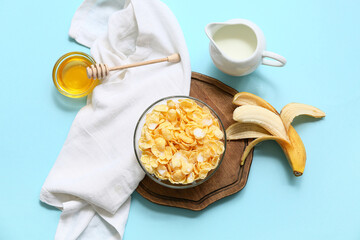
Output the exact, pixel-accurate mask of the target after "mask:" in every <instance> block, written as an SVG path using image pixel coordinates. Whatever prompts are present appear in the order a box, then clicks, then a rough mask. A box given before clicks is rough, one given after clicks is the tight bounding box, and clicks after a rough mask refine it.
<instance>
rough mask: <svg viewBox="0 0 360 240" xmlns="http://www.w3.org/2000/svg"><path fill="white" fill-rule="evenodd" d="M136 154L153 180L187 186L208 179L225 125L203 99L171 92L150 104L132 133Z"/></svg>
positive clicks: (218, 160) (223, 146) (222, 152)
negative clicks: (173, 94) (172, 94)
mask: <svg viewBox="0 0 360 240" xmlns="http://www.w3.org/2000/svg"><path fill="white" fill-rule="evenodd" d="M134 150H135V155H136V158H137V160H138V162H139V164H140V166H141V167H142V169H143V170H144V171H145V173H146V174H147V176H149V177H150V178H151V179H152V180H153V181H155V182H157V183H159V184H160V185H163V186H166V187H170V188H177V189H183V188H190V187H195V186H198V185H200V184H201V183H203V182H205V181H206V180H208V179H209V178H210V177H211V176H212V175H213V174H214V173H215V172H216V170H217V169H218V168H219V166H220V164H221V162H222V160H223V157H224V155H225V150H226V134H225V128H224V125H223V124H222V122H221V120H220V118H219V116H218V115H217V114H216V112H215V111H214V110H213V109H212V108H211V107H210V106H209V105H207V104H206V103H204V102H203V101H201V100H198V99H196V98H193V97H189V96H171V97H166V98H162V99H160V100H158V101H156V102H154V103H153V104H151V105H150V106H149V107H148V108H147V109H146V110H145V111H144V113H143V114H142V115H141V117H140V119H139V121H138V123H137V125H136V128H135V133H134Z"/></svg>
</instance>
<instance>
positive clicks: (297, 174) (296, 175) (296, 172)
mask: <svg viewBox="0 0 360 240" xmlns="http://www.w3.org/2000/svg"><path fill="white" fill-rule="evenodd" d="M294 175H295V177H300V176H301V175H303V173H302V172H298V171H294Z"/></svg>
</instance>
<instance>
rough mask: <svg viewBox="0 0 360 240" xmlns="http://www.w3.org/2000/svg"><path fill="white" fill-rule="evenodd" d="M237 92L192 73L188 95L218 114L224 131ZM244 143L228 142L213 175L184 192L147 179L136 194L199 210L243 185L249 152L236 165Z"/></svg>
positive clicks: (165, 203) (156, 201)
mask: <svg viewBox="0 0 360 240" xmlns="http://www.w3.org/2000/svg"><path fill="white" fill-rule="evenodd" d="M236 93H237V91H236V90H235V89H233V88H231V87H229V86H227V85H225V84H224V83H222V82H220V81H218V80H216V79H214V78H211V77H209V76H206V75H203V74H200V73H196V72H193V73H192V76H191V88H190V96H192V97H195V98H198V99H200V100H202V101H204V102H206V103H207V104H209V105H210V106H211V107H212V108H213V109H214V110H215V112H216V113H217V114H218V115H219V117H220V119H221V120H222V122H223V124H224V126H225V128H227V127H228V126H230V125H231V124H232V123H233V122H234V121H233V120H232V112H233V111H234V109H235V106H234V105H233V104H232V98H233V96H234V95H235V94H236ZM246 146H247V141H228V142H227V149H226V152H225V157H224V159H223V161H222V163H221V165H220V167H219V169H218V170H217V171H216V172H215V174H214V175H213V176H212V177H211V178H210V179H209V180H207V181H206V182H204V183H203V184H201V185H199V186H196V187H193V188H188V189H171V188H167V187H164V186H161V185H159V184H157V183H155V182H154V181H152V180H151V179H150V178H148V177H147V176H146V177H145V178H144V179H143V180H142V181H141V182H140V184H139V186H138V188H137V189H136V191H137V192H138V193H139V194H140V195H141V196H143V197H144V198H146V199H148V200H149V201H151V202H154V203H157V204H161V205H166V206H172V207H180V208H186V209H190V210H194V211H199V210H202V209H204V208H206V207H207V206H209V205H210V204H211V203H213V202H215V201H217V200H219V199H221V198H224V197H226V196H229V195H232V194H234V193H236V192H238V191H240V190H241V189H243V188H244V187H245V185H246V182H247V179H248V175H249V171H250V166H251V162H252V157H253V152H252V151H251V153H250V154H249V156H248V157H247V159H246V162H245V165H244V166H240V158H241V155H242V152H243V151H244V149H245V147H246Z"/></svg>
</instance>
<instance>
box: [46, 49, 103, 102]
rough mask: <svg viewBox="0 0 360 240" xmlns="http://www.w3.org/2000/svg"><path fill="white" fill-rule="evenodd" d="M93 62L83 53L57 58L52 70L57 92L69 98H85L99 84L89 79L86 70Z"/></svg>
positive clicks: (71, 53)
mask: <svg viewBox="0 0 360 240" xmlns="http://www.w3.org/2000/svg"><path fill="white" fill-rule="evenodd" d="M95 63H96V62H95V60H94V59H93V58H92V57H91V56H89V55H88V54H86V53H83V52H70V53H67V54H65V55H63V56H61V57H60V58H59V60H57V62H56V63H55V66H54V68H53V72H52V77H53V81H54V84H55V87H56V88H57V90H58V91H59V92H60V93H61V94H63V95H65V96H67V97H71V98H80V97H84V96H87V95H88V94H89V93H91V91H92V90H93V89H94V87H96V85H98V84H99V80H98V79H96V80H93V79H89V78H88V76H87V74H86V68H87V67H90V66H91V65H92V64H95Z"/></svg>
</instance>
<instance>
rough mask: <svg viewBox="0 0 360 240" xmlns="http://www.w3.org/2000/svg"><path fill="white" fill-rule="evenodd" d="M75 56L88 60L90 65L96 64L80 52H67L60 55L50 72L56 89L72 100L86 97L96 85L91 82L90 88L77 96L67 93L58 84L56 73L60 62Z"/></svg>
mask: <svg viewBox="0 0 360 240" xmlns="http://www.w3.org/2000/svg"><path fill="white" fill-rule="evenodd" d="M76 55H80V56H82V57H85V58H86V59H88V60H89V61H90V62H91V63H92V64H96V62H95V60H94V59H93V58H92V57H91V56H90V55H89V54H87V53H84V52H80V51H74V52H68V53H65V54H64V55H62V56H61V57H60V58H59V59H58V60H57V61H56V62H55V64H54V67H53V71H52V79H53V82H54V85H55V87H56V89H57V90H58V91H59V92H60V93H61V94H63V95H65V96H67V97H72V98H79V97H85V96H87V95H88V94H89V93H90V92H91V91H92V89H93V87H94V85H95V84H96V81H93V84H91V86H90V87H89V88H88V89H87V90H86V91H84V92H82V93H78V94H73V93H69V92H67V91H66V90H64V89H63V88H62V87H61V86H60V84H59V83H58V78H57V71H58V69H59V67H60V66H61V64H62V62H63V61H64V60H65V59H67V58H69V57H72V56H76Z"/></svg>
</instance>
